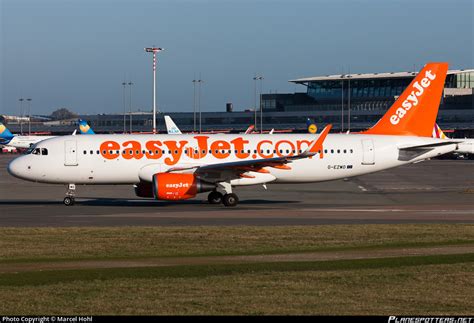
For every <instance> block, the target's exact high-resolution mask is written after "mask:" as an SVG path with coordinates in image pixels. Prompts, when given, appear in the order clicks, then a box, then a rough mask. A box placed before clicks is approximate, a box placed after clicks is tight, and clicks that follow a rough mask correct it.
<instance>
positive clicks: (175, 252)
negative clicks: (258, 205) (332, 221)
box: [0, 224, 474, 315]
mask: <svg viewBox="0 0 474 323" xmlns="http://www.w3.org/2000/svg"><path fill="white" fill-rule="evenodd" d="M458 245H459V246H461V245H463V246H466V245H468V246H469V245H474V226H473V225H464V224H459V225H426V224H419V225H348V226H343V225H340V226H303V227H197V228H196V227H192V228H190V227H182V228H161V227H157V228H120V229H117V228H84V229H83V228H64V229H61V228H59V229H50V228H41V229H39V228H38V229H13V228H2V229H0V272H2V269H3V273H0V313H2V314H4V315H7V314H31V315H35V314H46V313H47V314H71V315H73V314H336V315H342V314H356V315H357V314H380V315H397V314H399V315H400V314H404V315H470V314H471V315H472V308H474V301H473V300H474V254H473V253H468V254H450V255H443V254H439V255H429V254H428V255H418V256H403V255H402V256H399V257H393V258H385V257H378V258H368V259H355V258H354V259H351V257H350V256H351V253H353V252H355V251H358V252H360V251H367V252H370V251H373V250H377V252H378V254H380V253H381V252H382V254H383V252H384V251H385V250H387V251H388V250H391V249H393V248H398V249H402V248H403V249H406V250H409V249H410V248H414V247H426V248H429V247H435V246H458ZM328 251H330V252H336V251H343V252H345V253H347V255H348V259H342V260H330V261H301V262H278V261H276V262H272V263H265V262H263V263H244V262H242V263H232V264H230V263H229V264H225V263H224V264H199V265H176V266H167V267H157V266H151V267H129V268H92V269H91V268H87V269H83V268H81V266H80V264H81V262H84V261H90V260H100V261H105V262H107V261H110V260H113V259H124V260H127V261H133V259H147V258H160V257H162V258H166V259H170V258H172V259H179V258H180V257H195V258H196V259H198V258H201V257H209V256H215V257H224V256H238V255H275V254H276V255H278V254H285V253H286V254H288V253H302V252H303V253H304V252H328ZM65 261H76V262H77V264H78V266H77V268H76V269H72V270H70V269H69V270H45V271H39V270H36V269H35V264H37V266H39V264H44V263H55V262H58V263H61V262H65ZM18 264H28V266H30V267H28V268H30V269H29V270H26V271H21V272H16V273H12V272H9V273H8V272H5V269H7V268H8V267H9V266H10V267H11V266H15V265H18Z"/></svg>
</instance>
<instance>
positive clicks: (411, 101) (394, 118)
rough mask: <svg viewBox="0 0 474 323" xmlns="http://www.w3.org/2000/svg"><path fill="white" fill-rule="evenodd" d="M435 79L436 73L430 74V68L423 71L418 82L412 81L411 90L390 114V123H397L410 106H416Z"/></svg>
mask: <svg viewBox="0 0 474 323" xmlns="http://www.w3.org/2000/svg"><path fill="white" fill-rule="evenodd" d="M434 79H436V74H432V72H431V71H430V70H428V71H425V77H424V78H423V79H421V81H420V82H418V81H416V82H415V83H413V86H412V88H413V91H411V93H410V94H409V95H408V96H407V98H406V99H405V101H403V103H402V106H401V107H399V108H398V109H397V110H396V111H395V113H394V114H392V115H391V116H390V123H391V124H393V125H397V124H398V123H399V122H400V120H401V119H403V117H405V115H406V114H407V113H408V111H410V109H411V108H413V107H416V106H417V105H418V103H419V102H420V100H419V99H418V98H419V97H420V96H421V95H422V94H423V93H424V92H425V89H426V88H428V87H429V86H430V84H431V81H433V80H434Z"/></svg>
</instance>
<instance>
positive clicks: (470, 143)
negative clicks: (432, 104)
mask: <svg viewBox="0 0 474 323" xmlns="http://www.w3.org/2000/svg"><path fill="white" fill-rule="evenodd" d="M433 138H441V139H449V138H448V136H446V134H445V133H444V132H443V130H441V128H440V127H439V126H438V124H437V123H435V125H434V127H433ZM456 140H458V141H460V142H459V143H458V144H457V146H456V149H455V150H454V152H456V153H460V154H474V138H463V139H461V138H459V139H456Z"/></svg>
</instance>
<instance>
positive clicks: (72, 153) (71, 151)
mask: <svg viewBox="0 0 474 323" xmlns="http://www.w3.org/2000/svg"><path fill="white" fill-rule="evenodd" d="M64 165H65V166H77V144H76V141H75V140H66V141H65V142H64Z"/></svg>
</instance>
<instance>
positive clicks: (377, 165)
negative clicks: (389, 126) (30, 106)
mask: <svg viewBox="0 0 474 323" xmlns="http://www.w3.org/2000/svg"><path fill="white" fill-rule="evenodd" d="M315 139H316V135H311V134H273V135H261V134H250V135H244V134H236V135H230V134H217V135H196V134H194V135H94V136H63V137H56V138H51V139H48V140H44V141H42V142H40V143H38V144H37V145H36V147H37V148H40V149H43V148H44V149H46V150H47V152H45V154H28V155H24V156H21V157H18V158H17V159H15V160H13V161H12V162H11V163H10V165H9V168H8V170H9V172H10V173H11V174H12V175H14V176H16V177H19V178H22V179H25V180H30V181H37V182H44V183H62V184H68V183H74V184H135V183H138V182H140V181H151V180H152V176H153V175H154V174H156V173H159V172H166V171H167V170H170V169H179V168H189V167H192V166H200V165H212V164H221V163H228V162H233V161H242V160H256V159H262V158H271V157H280V156H286V155H296V154H298V153H301V152H302V151H304V150H305V149H306V148H307V147H308V146H309V144H310V142H312V141H313V140H315ZM445 141H446V140H443V139H434V138H427V137H410V136H385V135H363V134H330V135H328V136H327V138H326V140H325V141H324V143H323V154H322V156H321V155H320V154H317V155H315V156H313V157H311V158H304V159H298V160H295V161H293V162H291V163H289V164H288V166H290V168H291V169H278V168H274V167H266V170H268V172H269V173H267V174H259V173H254V174H253V175H255V176H254V178H241V179H233V180H232V181H231V184H232V185H234V186H238V185H253V184H259V183H265V182H275V183H304V182H319V181H328V180H335V179H340V178H345V177H352V176H357V175H362V174H367V173H373V172H377V171H380V170H384V169H388V168H392V167H396V166H400V165H404V164H408V163H413V162H417V161H420V160H424V159H427V158H430V157H434V156H438V155H441V154H445V153H448V152H451V151H453V150H454V149H455V148H456V144H455V143H453V144H449V145H442V146H437V147H434V148H430V149H426V150H423V151H421V152H419V153H417V154H415V155H414V156H415V157H410V158H409V159H407V158H405V157H401V153H400V150H399V148H400V147H407V146H418V145H427V144H433V143H440V142H445ZM191 151H193V153H192V154H191ZM187 154H191V156H188V155H187ZM250 173H253V172H250Z"/></svg>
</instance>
